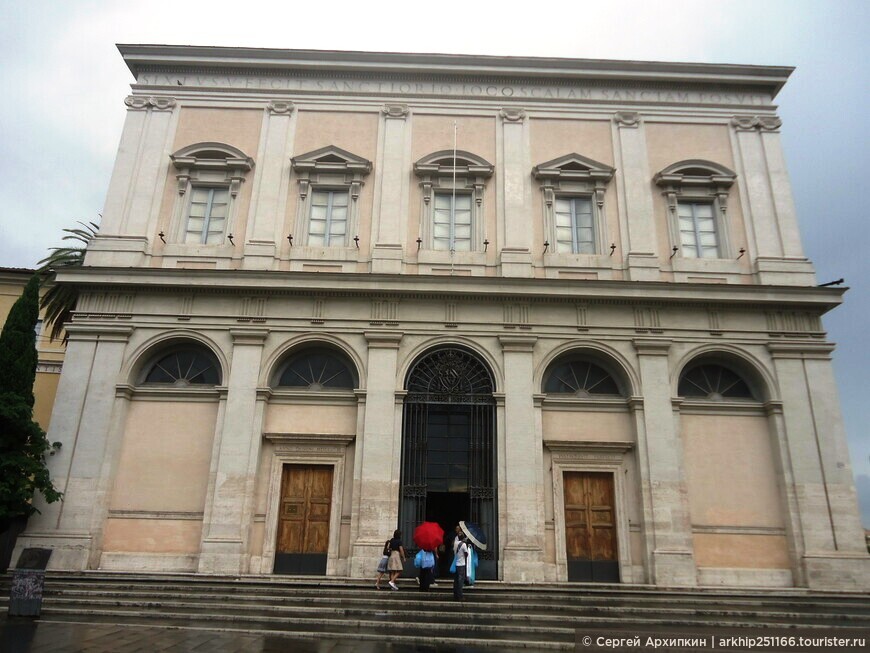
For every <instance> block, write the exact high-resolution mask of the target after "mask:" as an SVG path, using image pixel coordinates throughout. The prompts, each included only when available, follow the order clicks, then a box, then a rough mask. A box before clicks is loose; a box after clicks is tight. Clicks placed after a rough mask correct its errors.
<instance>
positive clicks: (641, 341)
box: [632, 338, 673, 356]
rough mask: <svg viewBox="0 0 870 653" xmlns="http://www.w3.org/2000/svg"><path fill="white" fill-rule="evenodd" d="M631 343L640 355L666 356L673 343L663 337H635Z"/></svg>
mask: <svg viewBox="0 0 870 653" xmlns="http://www.w3.org/2000/svg"><path fill="white" fill-rule="evenodd" d="M632 344H633V345H634V348H635V350H636V351H637V353H638V354H639V355H640V356H667V355H668V353H669V352H670V349H671V344H673V343H672V341H671V340H668V339H664V338H662V339H659V338H635V339H634V340H632Z"/></svg>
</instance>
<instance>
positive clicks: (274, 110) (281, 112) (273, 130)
mask: <svg viewBox="0 0 870 653" xmlns="http://www.w3.org/2000/svg"><path fill="white" fill-rule="evenodd" d="M293 109H294V105H293V103H292V102H285V101H273V102H269V105H268V106H267V107H266V112H265V115H264V118H263V128H262V136H261V139H260V148H259V154H258V157H257V159H258V160H257V168H256V175H255V177H254V189H253V192H252V194H251V197H252V199H251V211H250V217H249V218H248V229H247V235H246V237H245V258H244V259H243V265H244V267H245V268H249V269H256V270H271V269H272V267H273V266H274V263H275V257H276V256H277V253H278V243H279V242H280V240H279V239H280V238H282V237H283V235H282V234H280V233H279V232H278V229H280V228H281V226H283V224H284V212H285V208H286V206H287V188H288V185H289V183H290V153H291V152H292V151H293V141H294V137H295V122H296V120H295V114H294V112H293Z"/></svg>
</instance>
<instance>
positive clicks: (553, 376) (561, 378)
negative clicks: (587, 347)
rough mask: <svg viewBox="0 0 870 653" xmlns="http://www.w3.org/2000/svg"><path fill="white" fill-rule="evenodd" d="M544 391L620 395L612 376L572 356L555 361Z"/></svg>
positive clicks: (580, 395) (598, 367)
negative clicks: (571, 357)
mask: <svg viewBox="0 0 870 653" xmlns="http://www.w3.org/2000/svg"><path fill="white" fill-rule="evenodd" d="M544 392H547V393H555V394H571V395H574V396H575V397H583V398H588V397H592V396H596V395H610V396H614V395H616V396H621V395H622V392H621V391H620V389H619V385H617V383H616V380H615V379H614V378H613V376H612V375H611V374H610V373H609V372H607V371H606V370H605V369H604V368H603V367H601V366H599V365H596V364H595V363H593V362H591V361H588V360H585V359H582V358H574V359H568V360H563V361H560V362H557V363H556V364H555V365H553V367H552V368H551V370H550V373H549V375H548V376H547V379H546V381H545V382H544Z"/></svg>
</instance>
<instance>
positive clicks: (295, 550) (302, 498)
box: [275, 465, 332, 574]
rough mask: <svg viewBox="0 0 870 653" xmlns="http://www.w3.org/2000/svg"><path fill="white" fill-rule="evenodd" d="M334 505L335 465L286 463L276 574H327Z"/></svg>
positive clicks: (282, 480) (276, 550)
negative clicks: (333, 479)
mask: <svg viewBox="0 0 870 653" xmlns="http://www.w3.org/2000/svg"><path fill="white" fill-rule="evenodd" d="M331 506H332V467H329V466H324V465H284V470H283V472H282V475H281V509H280V510H279V516H278V540H277V543H276V547H275V573H284V574H324V573H326V554H327V550H328V548H329V515H330V510H331Z"/></svg>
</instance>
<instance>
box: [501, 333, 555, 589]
mask: <svg viewBox="0 0 870 653" xmlns="http://www.w3.org/2000/svg"><path fill="white" fill-rule="evenodd" d="M499 341H500V343H501V346H502V351H503V352H504V369H505V382H504V437H505V446H504V452H505V461H504V476H505V478H504V482H503V484H502V482H501V481H500V482H499V486H500V487H504V496H503V497H500V501H501V502H503V504H504V505H502V506H500V509H499V514H500V515H504V516H505V522H506V523H505V524H504V525H503V526H502V527H501V533H502V538H503V541H504V543H505V544H504V547H503V549H502V562H503V564H502V569H503V579H504V580H505V581H511V582H525V581H531V580H536V579H539V578H540V577H541V573H542V569H541V566H542V564H543V560H544V539H545V533H544V515H543V511H542V510H541V506H543V505H544V477H543V467H544V464H543V458H544V444H543V442H542V441H541V436H540V431H539V430H538V429H537V428H536V427H535V403H534V394H535V389H534V387H533V386H532V382H533V378H534V353H533V352H534V346H535V342H536V341H537V338H536V337H535V336H501V337H500V338H499Z"/></svg>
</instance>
